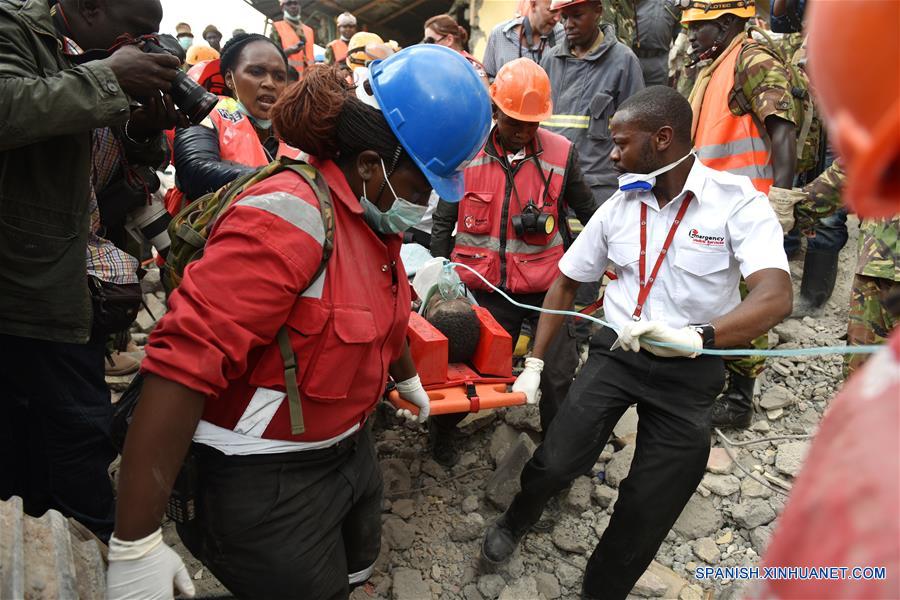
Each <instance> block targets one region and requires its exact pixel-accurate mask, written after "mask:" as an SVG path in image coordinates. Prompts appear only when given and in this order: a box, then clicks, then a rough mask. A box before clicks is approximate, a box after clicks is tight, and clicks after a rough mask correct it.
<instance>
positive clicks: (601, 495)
mask: <svg viewBox="0 0 900 600" xmlns="http://www.w3.org/2000/svg"><path fill="white" fill-rule="evenodd" d="M618 497H619V492H618V490H614V489H613V488H611V487H609V486H607V485H595V486H594V489H593V490H592V491H591V498H593V500H594V502H596V503H597V506H599V507H600V508H608V507H609V506H610V505H611V504H612V503H613V502H615V501H616V498H618Z"/></svg>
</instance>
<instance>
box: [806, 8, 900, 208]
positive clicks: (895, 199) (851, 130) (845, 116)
mask: <svg viewBox="0 0 900 600" xmlns="http://www.w3.org/2000/svg"><path fill="white" fill-rule="evenodd" d="M898 23H900V2H897V1H896V0H881V1H877V2H876V1H874V0H844V1H843V2H810V4H809V41H808V42H807V49H808V56H809V60H808V68H809V70H810V73H811V82H812V84H813V86H814V88H815V90H816V92H817V98H818V100H819V105H820V108H821V109H822V112H823V114H824V115H825V122H826V124H827V125H828V131H829V134H830V136H831V140H832V142H833V143H834V145H835V147H836V149H837V151H838V153H839V154H840V155H841V158H842V159H843V161H844V164H845V165H846V168H847V184H846V187H845V193H844V198H845V199H846V201H847V202H848V204H849V206H850V207H851V208H852V209H853V210H854V211H855V212H856V213H857V214H859V215H860V216H863V217H886V216H891V215H895V214H898V213H900V37H898V36H897V24H898ZM835 32H839V33H840V38H841V41H840V43H836V42H835V40H834V35H835Z"/></svg>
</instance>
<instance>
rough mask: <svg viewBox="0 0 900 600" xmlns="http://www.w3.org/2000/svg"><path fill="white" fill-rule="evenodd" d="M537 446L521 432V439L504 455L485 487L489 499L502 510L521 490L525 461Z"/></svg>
mask: <svg viewBox="0 0 900 600" xmlns="http://www.w3.org/2000/svg"><path fill="white" fill-rule="evenodd" d="M535 448H536V446H535V445H534V442H532V441H531V438H530V437H528V436H527V435H526V434H524V433H522V434H519V440H518V442H516V445H515V446H513V447H512V448H511V449H510V451H509V452H507V453H506V455H505V456H504V457H503V461H501V463H500V464H499V465H497V469H496V470H495V471H494V474H493V475H491V478H490V479H489V480H488V482H487V487H486V488H485V491H486V495H487V498H488V500H490V501H491V502H492V503H493V504H494V505H495V506H496V507H497V508H499V509H500V510H506V508H507V507H508V506H509V504H510V503H511V502H512V500H513V497H515V495H516V494H517V493H518V492H519V489H521V488H520V483H519V476H520V475H521V474H522V469H523V468H524V467H525V463H527V462H528V459H529V458H531V455H532V454H533V453H534V451H535Z"/></svg>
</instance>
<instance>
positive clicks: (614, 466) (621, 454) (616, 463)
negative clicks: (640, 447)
mask: <svg viewBox="0 0 900 600" xmlns="http://www.w3.org/2000/svg"><path fill="white" fill-rule="evenodd" d="M634 448H635V447H634V445H633V444H629V445H628V446H625V447H624V448H622V449H621V450H619V451H618V452H616V453H615V454H613V457H612V459H611V460H610V461H609V462H608V463H607V464H606V482H607V483H609V485H611V486H613V487H619V484H620V483H622V481H623V480H624V479H625V478H626V477H627V476H628V470H629V469H630V468H631V461H632V459H633V458H634Z"/></svg>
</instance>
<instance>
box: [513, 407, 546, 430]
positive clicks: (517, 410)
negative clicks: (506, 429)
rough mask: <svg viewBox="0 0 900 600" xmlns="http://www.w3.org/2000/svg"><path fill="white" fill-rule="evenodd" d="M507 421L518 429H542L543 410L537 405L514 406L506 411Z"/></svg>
mask: <svg viewBox="0 0 900 600" xmlns="http://www.w3.org/2000/svg"><path fill="white" fill-rule="evenodd" d="M505 418H506V422H507V423H508V424H509V425H511V426H513V427H515V428H516V429H520V430H522V429H527V430H530V431H536V432H540V431H541V412H540V410H539V409H538V407H537V405H534V404H526V405H524V406H513V407H512V408H509V409H507V411H506V417H505Z"/></svg>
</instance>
